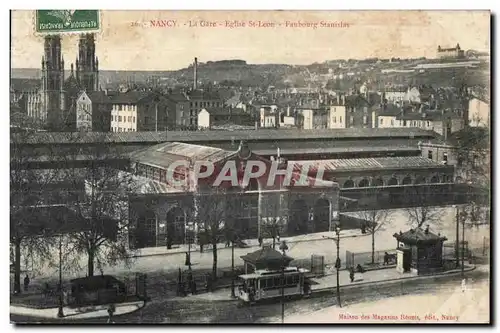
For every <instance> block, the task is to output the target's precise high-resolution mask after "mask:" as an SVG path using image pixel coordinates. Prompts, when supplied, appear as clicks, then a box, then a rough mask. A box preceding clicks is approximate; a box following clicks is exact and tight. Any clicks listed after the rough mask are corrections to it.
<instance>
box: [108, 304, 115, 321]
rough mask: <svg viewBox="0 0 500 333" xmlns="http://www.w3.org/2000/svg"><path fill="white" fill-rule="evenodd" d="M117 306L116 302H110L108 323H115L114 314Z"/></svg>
mask: <svg viewBox="0 0 500 333" xmlns="http://www.w3.org/2000/svg"><path fill="white" fill-rule="evenodd" d="M115 311H116V308H115V305H114V304H110V305H109V307H108V324H114V323H115V322H114V321H113V314H114V313H115Z"/></svg>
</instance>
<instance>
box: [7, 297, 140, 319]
mask: <svg viewBox="0 0 500 333" xmlns="http://www.w3.org/2000/svg"><path fill="white" fill-rule="evenodd" d="M108 306H109V304H107V305H98V306H95V307H94V308H91V309H90V307H87V308H86V309H83V308H70V307H67V306H65V307H64V308H63V312H64V317H62V318H58V317H57V313H58V308H50V309H33V308H28V307H24V306H18V305H11V306H10V314H11V315H18V316H29V317H38V318H48V319H60V320H67V319H69V320H75V319H88V318H104V317H108ZM142 307H144V301H135V302H127V303H118V304H115V309H116V311H115V313H114V316H120V315H123V314H127V313H131V312H134V311H136V310H139V309H141V308H142ZM83 311H85V312H83Z"/></svg>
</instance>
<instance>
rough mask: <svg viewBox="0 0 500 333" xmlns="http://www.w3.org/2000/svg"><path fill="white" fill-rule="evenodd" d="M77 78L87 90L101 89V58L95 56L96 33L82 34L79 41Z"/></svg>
mask: <svg viewBox="0 0 500 333" xmlns="http://www.w3.org/2000/svg"><path fill="white" fill-rule="evenodd" d="M76 80H77V81H78V84H79V85H80V87H81V88H82V89H84V90H85V91H87V92H90V91H97V90H99V59H97V57H96V56H95V40H94V34H82V35H80V40H79V42H78V57H77V59H76Z"/></svg>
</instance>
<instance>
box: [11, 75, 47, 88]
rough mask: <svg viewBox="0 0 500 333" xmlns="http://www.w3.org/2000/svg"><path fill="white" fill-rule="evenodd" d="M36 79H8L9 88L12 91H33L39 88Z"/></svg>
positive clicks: (38, 82)
mask: <svg viewBox="0 0 500 333" xmlns="http://www.w3.org/2000/svg"><path fill="white" fill-rule="evenodd" d="M40 82H41V81H40V80H38V79H15V78H11V79H10V88H11V89H12V90H13V91H33V90H36V89H38V88H40Z"/></svg>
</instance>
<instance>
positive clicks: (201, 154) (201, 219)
mask: <svg viewBox="0 0 500 333" xmlns="http://www.w3.org/2000/svg"><path fill="white" fill-rule="evenodd" d="M131 161H132V167H133V169H135V174H136V180H137V181H138V182H139V185H138V186H137V193H136V194H135V195H133V196H132V197H131V199H130V212H131V216H132V219H131V225H132V227H131V231H130V234H131V241H130V244H132V246H134V247H136V248H142V247H150V246H153V247H154V246H167V247H171V246H172V245H173V244H183V243H185V242H186V230H188V228H192V229H193V230H202V229H203V228H204V223H205V222H206V221H205V218H206V216H208V215H209V214H212V213H211V212H208V211H207V210H210V209H213V208H214V207H215V206H219V205H221V206H219V207H220V209H221V211H222V212H224V213H222V214H221V215H220V216H221V217H220V218H221V222H222V223H225V222H224V221H225V220H226V219H227V218H229V215H226V214H227V213H226V212H231V217H230V218H231V220H232V221H234V223H235V225H234V226H235V228H236V230H237V232H238V235H239V236H240V238H241V239H248V238H258V237H259V235H261V233H263V229H264V228H265V225H266V223H267V221H268V220H269V218H279V221H280V225H281V231H282V232H281V235H295V234H304V233H308V232H321V231H328V230H331V228H332V226H333V225H334V224H335V223H336V221H337V220H338V200H339V195H338V191H339V189H338V186H336V184H335V183H333V182H330V181H322V180H314V179H311V178H310V177H308V178H307V181H308V182H310V183H308V184H310V185H309V186H296V183H295V182H296V181H297V180H298V179H299V178H300V176H299V175H298V174H296V173H293V176H292V182H291V183H290V184H288V185H286V184H285V183H284V182H283V179H284V178H283V176H277V177H276V181H273V182H272V185H268V180H269V179H268V177H270V174H269V170H270V167H266V172H265V173H264V174H263V175H262V176H261V177H258V178H255V179H252V180H251V181H249V182H248V184H244V183H243V178H242V177H243V170H244V166H245V165H246V164H247V163H249V161H262V162H264V163H265V165H266V166H270V164H271V162H270V161H269V160H266V159H264V158H262V157H260V156H258V155H255V154H254V153H253V152H252V151H251V150H250V149H249V148H248V146H247V145H246V144H245V143H244V142H242V143H241V144H240V147H239V149H238V150H237V151H226V150H223V149H219V148H213V147H206V146H198V145H191V144H184V143H179V142H171V143H163V144H160V145H156V146H153V147H151V148H149V149H145V150H144V149H143V150H140V151H137V152H136V153H133V154H132V155H131ZM180 161H185V162H187V163H188V164H190V163H191V162H194V161H202V162H204V163H209V164H211V165H213V167H214V172H213V173H212V175H210V176H207V177H206V178H203V179H201V178H200V179H197V178H196V177H194V174H195V173H196V172H197V171H195V170H194V169H193V167H191V166H183V167H178V168H176V169H175V170H176V171H175V172H174V174H173V178H174V179H176V181H185V182H183V184H182V185H177V186H174V184H173V183H172V180H170V179H168V177H167V170H168V169H169V168H170V167H171V165H172V164H173V163H178V162H180ZM228 161H232V162H233V163H234V164H235V166H236V168H237V170H238V171H237V172H238V176H237V179H238V185H237V186H236V187H235V186H234V184H231V183H230V182H228V181H224V182H222V183H220V184H219V185H217V189H218V191H215V187H214V185H215V180H216V178H217V177H218V175H219V173H220V172H226V171H224V170H225V169H224V166H225V165H226V164H227V163H228ZM229 163H230V162H229ZM190 165H192V164H190ZM224 174H225V173H224ZM214 199H215V200H217V204H215V202H212V201H211V200H214ZM195 206H196V207H197V209H195ZM271 206H272V207H273V209H270V208H269V207H271ZM231 208H233V209H231ZM313 209H314V210H315V214H316V215H317V216H318V218H317V219H316V220H312V219H309V217H308V216H309V212H312V210H313ZM205 211H206V212H205ZM202 212H205V213H202ZM198 214H199V215H198Z"/></svg>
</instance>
